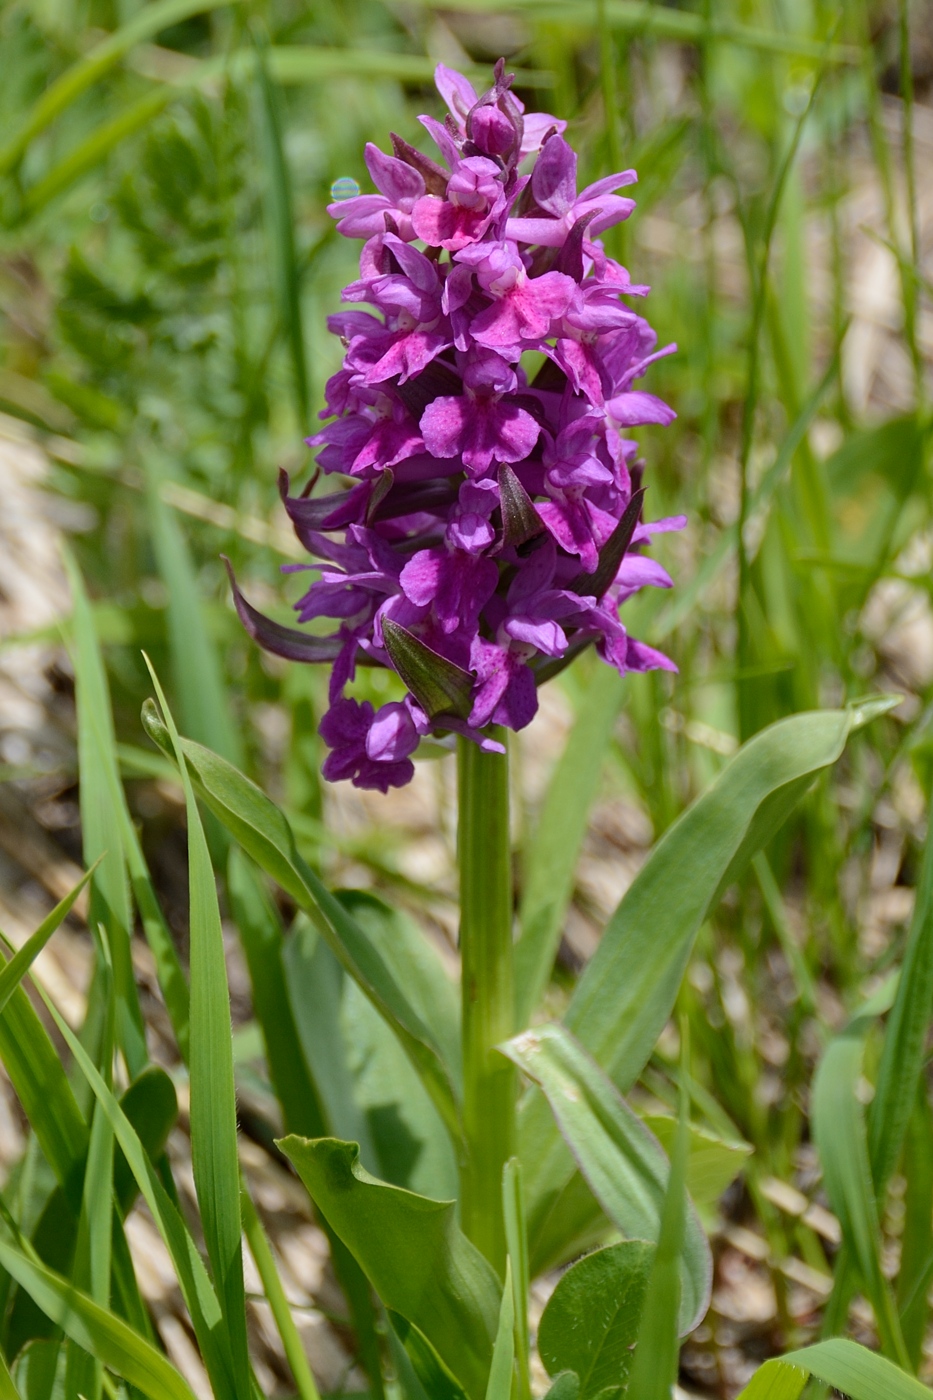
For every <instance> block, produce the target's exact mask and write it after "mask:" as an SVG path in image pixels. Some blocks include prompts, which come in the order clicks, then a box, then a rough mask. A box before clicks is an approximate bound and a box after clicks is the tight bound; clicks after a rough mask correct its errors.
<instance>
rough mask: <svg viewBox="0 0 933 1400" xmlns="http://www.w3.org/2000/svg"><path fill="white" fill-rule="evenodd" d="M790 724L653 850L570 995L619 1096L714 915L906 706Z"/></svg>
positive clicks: (573, 1025) (884, 705)
mask: <svg viewBox="0 0 933 1400" xmlns="http://www.w3.org/2000/svg"><path fill="white" fill-rule="evenodd" d="M899 703H900V702H899V700H898V699H889V698H886V697H879V698H878V700H874V699H873V700H871V701H869V702H866V703H865V704H863V705H853V706H850V707H849V708H848V709H845V710H817V711H813V712H811V713H808V714H801V715H791V716H790V718H788V719H784V720H780V721H779V722H778V723H777V724H773V725H771V726H770V727H769V728H768V729H765V730H763V731H762V732H761V733H760V734H756V735H755V737H754V738H753V739H751V740H750V741H749V742H748V743H747V744H745V745H744V747H743V748H742V749H741V750H740V751H739V752H738V753H737V754H736V756H735V757H734V758H733V759H731V760H730V762H729V763H728V764H727V765H726V766H725V768H724V769H723V771H722V773H720V775H719V777H718V778H717V779H716V781H715V782H714V783H713V784H712V785H711V787H710V788H709V789H708V791H707V792H705V793H704V794H703V796H702V797H700V798H698V799H697V801H696V802H694V803H693V805H692V806H691V807H689V808H688V809H687V811H686V812H685V813H684V814H683V816H682V817H680V819H679V820H678V821H676V822H675V823H674V825H673V826H672V827H671V828H670V830H669V831H667V832H666V833H665V834H664V836H663V837H662V838H661V840H660V841H659V842H658V844H657V846H655V848H654V850H653V851H652V853H651V856H650V857H649V859H648V860H647V861H646V862H645V864H644V865H643V866H642V868H641V870H640V871H639V873H638V875H637V877H636V878H635V880H634V881H633V883H632V885H631V886H630V887H629V889H628V891H627V892H626V894H625V897H624V898H623V900H622V903H621V904H620V905H619V908H618V909H617V910H616V913H615V914H614V915H613V917H612V919H610V921H609V923H608V925H607V927H606V931H605V933H604V934H603V937H602V941H601V942H600V945H599V948H598V949H597V951H596V953H595V955H594V956H593V958H592V959H591V960H590V962H589V964H588V965H587V968H586V971H585V972H584V974H583V976H582V977H581V979H580V982H579V984H578V986H577V989H576V991H575V992H574V995H573V997H572V998H571V1002H570V1006H569V1008H568V1011H567V1015H566V1017H565V1020H566V1023H567V1026H568V1027H569V1028H570V1030H572V1031H573V1032H574V1034H575V1035H577V1036H578V1038H579V1039H580V1041H581V1042H582V1044H583V1045H585V1046H586V1048H587V1049H588V1050H589V1051H590V1053H591V1054H593V1055H595V1057H596V1059H597V1060H598V1061H599V1063H600V1064H601V1065H602V1067H603V1068H604V1069H606V1070H608V1072H609V1073H610V1074H611V1075H612V1078H613V1079H615V1080H616V1082H617V1083H618V1084H620V1086H622V1087H623V1088H629V1087H630V1086H631V1084H632V1083H634V1080H635V1078H636V1077H637V1075H638V1074H639V1073H640V1072H641V1070H642V1068H643V1067H644V1065H645V1064H646V1063H647V1059H648V1056H649V1055H650V1053H651V1051H652V1049H653V1048H654V1044H655V1042H656V1040H657V1038H658V1035H659V1034H660V1032H661V1029H662V1027H663V1026H664V1024H665V1022H666V1020H667V1017H668V1015H669V1014H670V1008H671V1007H672V1005H673V1003H674V998H675V996H676V994H677V988H678V987H679V985H680V979H681V976H682V974H683V969H684V967H685V966H686V962H687V958H688V957H689V954H690V950H691V948H692V946H693V940H694V938H695V936H696V933H697V930H698V929H699V926H700V924H701V923H702V921H703V919H704V918H705V917H706V915H707V912H708V911H709V909H710V908H711V907H712V906H713V905H714V904H715V902H716V900H717V899H718V898H719V896H720V895H722V894H723V893H724V891H725V890H726V889H727V888H728V886H729V885H730V884H731V883H732V882H733V881H734V880H736V879H737V878H738V876H739V875H740V874H741V872H742V870H743V869H744V868H745V866H746V864H747V863H748V861H749V860H750V859H751V857H752V856H753V855H754V853H755V852H756V851H757V850H759V849H760V848H761V847H762V846H763V845H764V844H765V843H766V842H767V841H768V840H770V838H771V836H772V835H773V834H774V832H775V831H776V830H777V829H778V828H779V827H780V826H781V824H782V823H783V821H784V820H785V818H786V817H787V816H788V814H789V813H790V812H791V811H792V810H793V808H794V807H795V806H796V804H797V802H798V801H799V800H800V798H801V797H802V796H803V794H804V792H806V790H807V788H808V787H809V786H810V784H811V783H812V782H813V780H814V779H815V778H816V776H817V774H818V773H819V772H820V771H821V770H822V769H823V768H827V767H828V766H829V765H830V764H832V763H835V761H836V760H837V759H838V758H839V755H840V754H841V753H842V750H843V748H844V747H845V742H846V739H847V738H848V736H849V734H850V733H851V732H852V730H853V729H858V728H860V727H861V726H862V725H863V724H865V723H867V722H868V720H870V719H873V718H874V717H875V716H876V715H878V714H882V713H884V712H885V711H886V710H889V709H891V708H893V706H894V705H896V704H899Z"/></svg>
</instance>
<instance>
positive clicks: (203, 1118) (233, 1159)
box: [147, 658, 251, 1400]
mask: <svg viewBox="0 0 933 1400" xmlns="http://www.w3.org/2000/svg"><path fill="white" fill-rule="evenodd" d="M147 665H149V671H150V675H151V676H152V682H153V685H154V686H155V689H156V694H157V695H158V697H159V704H160V705H161V707H162V714H163V717H164V719H165V723H166V726H167V728H168V731H169V734H170V735H171V740H172V745H173V747H174V750H175V756H176V759H177V762H178V768H179V772H180V774H181V779H182V783H183V784H184V788H185V810H186V813H187V818H188V880H189V896H190V908H191V916H190V919H191V923H190V939H191V954H190V966H191V1069H190V1080H191V1160H192V1167H193V1169H194V1180H195V1186H196V1188H197V1195H198V1204H199V1206H200V1208H201V1218H202V1221H203V1225H204V1238H205V1242H206V1244H207V1252H208V1255H209V1257H210V1261H211V1265H212V1267H213V1271H214V1280H215V1283H216V1285H217V1291H218V1296H219V1298H220V1305H221V1308H222V1310H223V1315H224V1322H225V1324H226V1328H227V1332H228V1336H229V1341H230V1349H231V1353H232V1356H233V1373H234V1380H235V1385H236V1391H237V1395H238V1400H250V1395H251V1391H250V1366H249V1351H248V1343H247V1336H246V1294H245V1288H244V1283H243V1256H242V1250H241V1235H242V1230H241V1217H240V1173H239V1164H238V1160H237V1117H236V1090H235V1087H234V1079H233V1038H232V1030H231V1024H230V993H229V989H228V986H227V969H226V962H225V959H224V942H223V930H222V928H221V924H220V910H219V908H218V905H217V889H216V885H215V882H214V871H213V868H212V866H211V859H210V855H209V853H208V849H207V841H206V839H205V836H204V829H203V827H202V826H201V817H200V813H199V812H198V806H197V803H196V801H195V797H194V789H193V788H192V786H191V779H190V777H189V776H188V768H187V765H186V763H185V755H184V752H183V750H182V747H181V740H180V739H179V737H178V731H177V729H176V728H175V721H174V719H173V718H172V715H171V712H170V710H169V708H168V702H167V700H166V699H165V694H164V692H163V690H162V687H161V685H160V683H159V680H158V677H157V676H156V674H155V671H154V670H153V668H152V666H151V664H149V662H148V658H147Z"/></svg>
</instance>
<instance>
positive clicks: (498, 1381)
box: [486, 1257, 515, 1400]
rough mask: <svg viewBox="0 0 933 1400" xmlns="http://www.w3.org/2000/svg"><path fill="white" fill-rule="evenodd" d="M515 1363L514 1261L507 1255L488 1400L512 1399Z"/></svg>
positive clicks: (490, 1370)
mask: <svg viewBox="0 0 933 1400" xmlns="http://www.w3.org/2000/svg"><path fill="white" fill-rule="evenodd" d="M514 1364H515V1294H514V1293H513V1291H512V1261H511V1260H510V1259H509V1258H508V1257H506V1261H505V1286H504V1287H503V1289H502V1302H501V1303H500V1304H499V1327H498V1330H497V1331H496V1340H495V1343H494V1345H493V1349H492V1365H491V1366H490V1368H489V1380H488V1381H487V1383H486V1400H510V1397H511V1394H512V1371H513V1368H514Z"/></svg>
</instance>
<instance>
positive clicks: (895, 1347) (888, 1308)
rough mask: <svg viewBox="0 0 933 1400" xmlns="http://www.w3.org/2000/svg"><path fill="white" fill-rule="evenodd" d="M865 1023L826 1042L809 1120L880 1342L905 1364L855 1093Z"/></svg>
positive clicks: (857, 1023) (854, 1024) (855, 1024)
mask: <svg viewBox="0 0 933 1400" xmlns="http://www.w3.org/2000/svg"><path fill="white" fill-rule="evenodd" d="M869 1025H870V1021H869V1019H868V1018H861V1017H860V1018H857V1019H856V1020H855V1021H853V1022H852V1023H851V1024H850V1025H849V1026H848V1027H847V1028H846V1030H845V1031H843V1032H842V1033H841V1034H840V1035H837V1036H836V1037H835V1038H834V1039H833V1040H832V1041H831V1042H830V1044H829V1046H828V1047H827V1049H826V1051H825V1053H824V1055H823V1058H822V1060H821V1061H820V1064H819V1067H818V1069H817V1072H816V1078H815V1080H814V1083H813V1092H812V1100H811V1124H812V1132H813V1137H814V1140H815V1142H816V1146H817V1149H818V1151H819V1154H820V1160H821V1162H822V1164H823V1179H824V1182H825V1185H826V1193H827V1195H828V1196H829V1199H830V1204H831V1205H832V1208H833V1210H834V1211H835V1213H836V1215H837V1216H838V1218H839V1223H840V1225H841V1227H842V1234H843V1239H844V1240H845V1243H846V1245H847V1246H848V1249H849V1252H850V1253H851V1255H852V1258H853V1260H854V1263H855V1266H856V1268H857V1270H858V1273H859V1274H860V1276H861V1280H862V1285H863V1287H864V1289H865V1293H866V1295H867V1297H868V1299H869V1301H870V1303H871V1305H872V1309H873V1311H874V1314H875V1320H876V1322H877V1324H878V1331H879V1334H880V1337H881V1342H882V1346H883V1348H884V1350H885V1352H887V1353H888V1355H889V1356H891V1357H892V1358H893V1359H896V1360H897V1361H898V1362H899V1363H901V1364H903V1365H907V1364H909V1363H908V1357H907V1350H906V1347H905V1345H904V1338H903V1336H902V1333H901V1327H900V1321H899V1318H898V1315H897V1310H896V1308H895V1306H894V1300H893V1298H892V1296H891V1291H890V1288H889V1285H888V1282H887V1279H886V1278H885V1277H884V1274H883V1272H882V1262H881V1227H880V1224H879V1220H878V1207H877V1203H876V1199H875V1190H874V1184H873V1182H872V1176H871V1165H870V1163H869V1158H868V1144H867V1140H866V1132H865V1113H864V1109H863V1108H862V1105H861V1104H860V1103H859V1100H858V1097H857V1088H858V1081H859V1078H860V1076H861V1072H862V1057H863V1053H864V1049H865V1035H866V1033H867V1031H868V1028H869Z"/></svg>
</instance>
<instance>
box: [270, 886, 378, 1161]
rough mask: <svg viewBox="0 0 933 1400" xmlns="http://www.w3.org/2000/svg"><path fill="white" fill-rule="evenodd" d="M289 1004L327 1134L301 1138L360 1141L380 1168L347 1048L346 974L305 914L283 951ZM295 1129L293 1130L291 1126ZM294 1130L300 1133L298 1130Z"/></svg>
mask: <svg viewBox="0 0 933 1400" xmlns="http://www.w3.org/2000/svg"><path fill="white" fill-rule="evenodd" d="M284 967H285V976H286V986H287V991H288V997H289V1005H290V1007H291V1011H292V1015H293V1016H294V1019H295V1028H296V1034H297V1036H298V1042H299V1045H300V1047H301V1052H302V1056H303V1058H304V1060H305V1062H306V1064H307V1066H308V1069H309V1071H310V1074H311V1076H312V1078H313V1080H314V1084H315V1090H316V1092H317V1094H318V1096H319V1107H320V1115H319V1116H320V1119H321V1122H322V1123H324V1124H325V1127H324V1130H323V1132H317V1133H311V1132H302V1133H300V1134H299V1136H301V1137H312V1136H316V1137H339V1138H342V1139H343V1140H344V1141H346V1142H356V1143H358V1144H359V1147H360V1156H361V1159H362V1160H363V1162H364V1164H365V1163H366V1162H369V1163H370V1164H371V1165H372V1166H375V1165H376V1164H377V1155H376V1146H375V1143H374V1142H373V1140H372V1138H371V1137H370V1134H369V1123H368V1121H367V1118H366V1114H365V1113H364V1111H363V1109H362V1108H361V1107H360V1105H359V1104H358V1103H357V1101H356V1087H355V1084H354V1078H353V1072H352V1070H351V1068H350V1064H349V1059H348V1050H349V1047H348V1046H347V1044H346V1043H345V1036H344V1025H343V1022H344V1015H343V1002H344V999H345V996H346V981H347V980H348V979H347V974H346V973H345V972H344V969H343V967H342V966H341V964H340V963H339V962H338V961H337V959H336V957H335V956H334V954H333V953H332V952H331V950H330V948H329V946H328V945H327V944H326V943H325V942H324V940H323V938H321V936H320V934H319V933H318V931H317V929H316V928H315V927H314V925H313V924H312V922H311V920H310V919H309V918H308V917H307V916H306V915H305V914H299V915H298V917H297V918H296V920H295V922H294V924H293V926H292V928H291V931H290V932H289V935H288V938H287V940H286V942H285V948H284ZM289 1126H290V1125H289ZM293 1131H297V1130H294V1129H293Z"/></svg>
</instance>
